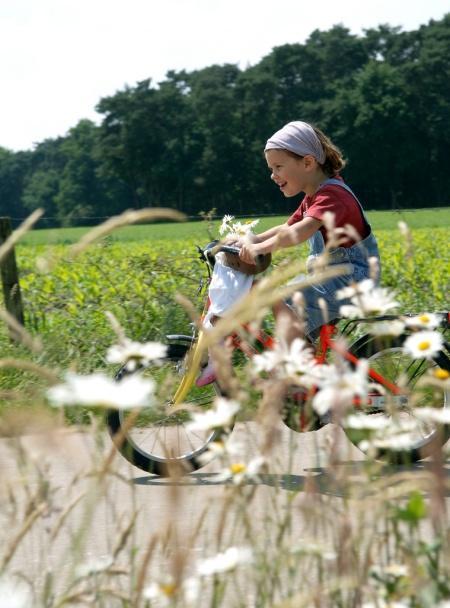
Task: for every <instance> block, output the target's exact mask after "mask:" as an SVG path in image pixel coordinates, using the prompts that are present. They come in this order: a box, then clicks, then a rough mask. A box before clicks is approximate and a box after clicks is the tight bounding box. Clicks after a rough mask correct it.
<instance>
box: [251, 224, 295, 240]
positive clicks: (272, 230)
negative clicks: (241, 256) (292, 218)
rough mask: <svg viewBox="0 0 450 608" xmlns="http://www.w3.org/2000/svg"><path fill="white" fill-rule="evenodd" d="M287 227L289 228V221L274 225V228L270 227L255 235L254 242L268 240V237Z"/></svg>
mask: <svg viewBox="0 0 450 608" xmlns="http://www.w3.org/2000/svg"><path fill="white" fill-rule="evenodd" d="M287 228H289V224H287V223H284V224H280V225H279V226H274V227H273V228H269V230H266V231H264V232H261V233H260V234H255V235H253V237H252V240H253V242H254V243H262V242H264V241H267V239H270V238H272V237H274V236H276V235H277V234H279V233H280V232H282V231H283V230H286V229H287Z"/></svg>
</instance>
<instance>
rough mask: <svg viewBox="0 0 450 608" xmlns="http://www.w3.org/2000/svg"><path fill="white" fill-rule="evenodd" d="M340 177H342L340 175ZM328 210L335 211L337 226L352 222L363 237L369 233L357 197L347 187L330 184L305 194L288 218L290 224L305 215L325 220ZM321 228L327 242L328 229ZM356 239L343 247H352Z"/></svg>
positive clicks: (298, 220) (335, 223) (345, 243)
mask: <svg viewBox="0 0 450 608" xmlns="http://www.w3.org/2000/svg"><path fill="white" fill-rule="evenodd" d="M338 179H342V178H341V177H338ZM326 211H330V212H331V213H334V225H335V226H336V228H343V227H344V226H345V224H350V225H351V226H353V227H354V228H355V230H356V231H357V232H358V234H359V235H361V238H363V239H364V238H365V237H366V236H368V234H369V228H368V226H367V224H366V223H365V222H364V219H363V216H362V213H361V209H360V206H359V205H358V203H357V202H356V200H355V197H354V196H353V195H352V194H350V192H347V190H346V189H345V188H341V186H336V185H335V184H330V185H328V186H323V188H320V190H318V191H317V192H316V193H315V194H313V195H312V196H308V195H305V197H304V198H303V200H302V202H301V203H300V206H299V208H298V209H297V211H295V212H294V213H293V214H292V215H291V217H290V218H289V219H288V220H287V223H288V224H289V226H291V225H292V224H296V223H297V222H300V220H302V219H303V218H304V217H313V218H314V219H316V220H323V215H324V213H325V212H326ZM319 230H320V231H321V233H322V236H323V239H324V242H325V243H326V242H327V230H326V228H325V227H324V226H321V227H320V228H319ZM354 243H355V241H353V240H348V241H346V242H344V243H343V244H342V247H351V246H352V245H354Z"/></svg>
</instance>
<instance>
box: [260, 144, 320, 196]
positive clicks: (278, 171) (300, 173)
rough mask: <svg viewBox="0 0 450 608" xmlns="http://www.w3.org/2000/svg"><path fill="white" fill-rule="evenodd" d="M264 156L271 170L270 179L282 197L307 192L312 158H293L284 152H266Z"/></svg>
mask: <svg viewBox="0 0 450 608" xmlns="http://www.w3.org/2000/svg"><path fill="white" fill-rule="evenodd" d="M265 154H266V161H267V166H268V167H269V169H270V170H271V176H270V179H272V180H273V181H274V182H275V183H276V184H277V186H278V187H279V188H280V190H281V192H282V193H283V194H284V196H286V197H288V196H295V195H296V194H298V193H299V192H307V190H308V189H309V188H308V185H309V183H310V179H311V169H312V164H311V162H314V159H313V158H312V157H310V156H305V157H303V158H301V157H295V156H292V155H291V154H289V153H288V152H286V151H285V150H267V152H266V153H265Z"/></svg>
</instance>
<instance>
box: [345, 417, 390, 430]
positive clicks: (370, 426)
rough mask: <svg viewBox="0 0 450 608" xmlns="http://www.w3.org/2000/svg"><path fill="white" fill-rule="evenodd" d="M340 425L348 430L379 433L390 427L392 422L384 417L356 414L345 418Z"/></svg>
mask: <svg viewBox="0 0 450 608" xmlns="http://www.w3.org/2000/svg"><path fill="white" fill-rule="evenodd" d="M342 424H343V426H345V427H346V428H349V429H367V430H368V431H380V430H384V429H386V428H388V427H390V426H391V425H392V421H391V420H390V419H389V418H387V417H386V416H377V415H370V414H363V413H357V414H350V415H348V416H346V418H345V419H344V421H343V423H342Z"/></svg>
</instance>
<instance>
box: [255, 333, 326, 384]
mask: <svg viewBox="0 0 450 608" xmlns="http://www.w3.org/2000/svg"><path fill="white" fill-rule="evenodd" d="M251 365H252V370H253V371H254V372H255V373H256V374H260V373H261V372H271V373H275V374H276V376H277V377H278V378H281V379H289V380H291V381H292V382H293V383H296V384H297V383H299V384H303V385H306V386H311V385H312V384H315V383H316V382H317V376H318V375H321V374H323V373H324V372H323V369H319V368H321V367H322V366H318V365H317V362H316V360H315V357H314V353H313V351H312V349H311V348H310V346H309V345H308V343H307V342H306V341H305V340H303V339H301V338H296V339H295V340H293V342H292V344H291V345H287V344H286V343H285V342H279V343H278V344H277V345H276V346H275V348H273V349H270V350H266V351H264V352H263V353H261V354H260V355H255V356H254V357H253V359H252V362H251Z"/></svg>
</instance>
